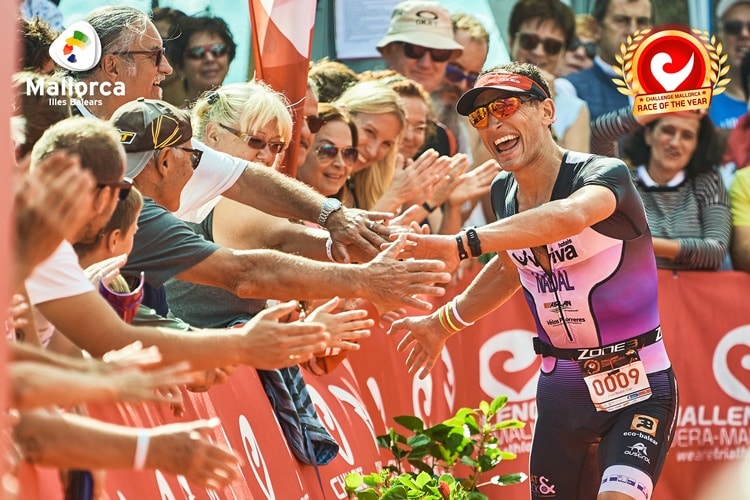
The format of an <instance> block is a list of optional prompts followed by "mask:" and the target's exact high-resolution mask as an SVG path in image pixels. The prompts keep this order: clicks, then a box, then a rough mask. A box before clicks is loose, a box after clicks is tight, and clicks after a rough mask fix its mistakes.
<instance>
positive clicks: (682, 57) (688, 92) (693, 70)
mask: <svg viewBox="0 0 750 500" xmlns="http://www.w3.org/2000/svg"><path fill="white" fill-rule="evenodd" d="M615 58H616V59H617V62H618V63H619V67H618V66H617V65H615V66H614V70H615V73H617V74H618V75H619V76H620V77H621V78H614V79H612V81H613V82H615V83H616V84H617V86H618V89H617V90H619V91H620V93H622V94H625V95H627V96H635V100H634V102H633V114H634V115H636V116H637V115H650V114H655V113H670V112H674V111H690V110H701V109H707V108H708V107H709V105H710V104H711V96H712V95H718V94H721V93H722V92H724V90H725V88H726V85H727V83H729V79H728V78H722V77H723V76H724V75H726V74H727V72H728V71H729V65H727V64H726V61H727V55H726V54H722V46H721V42H719V43H717V42H716V37H713V36H712V37H709V35H708V33H707V32H706V31H704V30H697V29H693V30H689V31H688V30H687V29H683V28H681V27H666V28H660V29H645V30H640V31H636V32H635V33H634V34H633V35H632V36H629V37H628V38H627V41H626V42H625V43H623V44H621V45H620V53H619V54H615Z"/></svg>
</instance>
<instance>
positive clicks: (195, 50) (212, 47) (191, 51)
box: [185, 43, 227, 60]
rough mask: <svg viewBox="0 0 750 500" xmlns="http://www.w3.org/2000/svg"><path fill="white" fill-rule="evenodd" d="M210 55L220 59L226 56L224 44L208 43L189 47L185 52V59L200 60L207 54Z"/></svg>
mask: <svg viewBox="0 0 750 500" xmlns="http://www.w3.org/2000/svg"><path fill="white" fill-rule="evenodd" d="M209 52H210V53H211V55H212V56H214V57H215V58H216V57H221V56H224V55H226V53H227V46H226V44H224V43H209V44H206V45H196V46H195V47H189V48H188V49H187V50H186V51H185V57H187V58H188V59H196V60H200V59H203V58H204V57H206V54H207V53H209Z"/></svg>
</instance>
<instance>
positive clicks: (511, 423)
mask: <svg viewBox="0 0 750 500" xmlns="http://www.w3.org/2000/svg"><path fill="white" fill-rule="evenodd" d="M522 427H526V423H525V422H521V421H520V420H515V419H512V420H503V421H502V422H498V423H496V424H495V425H493V426H492V428H493V429H494V430H496V431H499V430H500V429H520V428H522Z"/></svg>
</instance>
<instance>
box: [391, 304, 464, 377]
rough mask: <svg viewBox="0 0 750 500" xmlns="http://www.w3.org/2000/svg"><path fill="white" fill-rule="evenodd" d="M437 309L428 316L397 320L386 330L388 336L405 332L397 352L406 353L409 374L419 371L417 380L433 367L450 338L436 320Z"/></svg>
mask: <svg viewBox="0 0 750 500" xmlns="http://www.w3.org/2000/svg"><path fill="white" fill-rule="evenodd" d="M439 311H440V310H439V309H438V310H437V311H435V312H434V313H432V314H430V315H428V316H412V317H407V318H402V319H398V320H396V321H394V322H393V324H392V325H391V327H390V328H389V329H388V335H390V334H392V333H395V332H399V331H401V330H406V335H404V336H403V338H402V339H401V342H399V344H398V348H397V349H398V350H399V351H407V352H408V353H409V355H408V356H407V358H406V367H407V368H408V370H409V373H411V374H414V373H416V372H417V371H419V378H425V377H426V376H427V374H428V373H430V370H432V367H433V366H435V362H436V361H437V359H438V357H439V356H440V353H441V352H442V350H443V346H444V345H445V341H446V340H448V337H450V335H451V334H450V333H448V332H447V331H446V330H445V329H444V328H443V327H442V326H441V325H440V320H438V312H439Z"/></svg>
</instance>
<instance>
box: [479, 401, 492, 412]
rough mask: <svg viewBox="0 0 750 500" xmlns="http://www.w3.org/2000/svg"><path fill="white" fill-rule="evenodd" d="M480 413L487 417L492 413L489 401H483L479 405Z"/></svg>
mask: <svg viewBox="0 0 750 500" xmlns="http://www.w3.org/2000/svg"><path fill="white" fill-rule="evenodd" d="M479 411H481V412H482V413H483V414H484V415H487V414H488V413H489V412H490V404H489V403H488V402H487V401H481V402H480V403H479Z"/></svg>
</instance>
